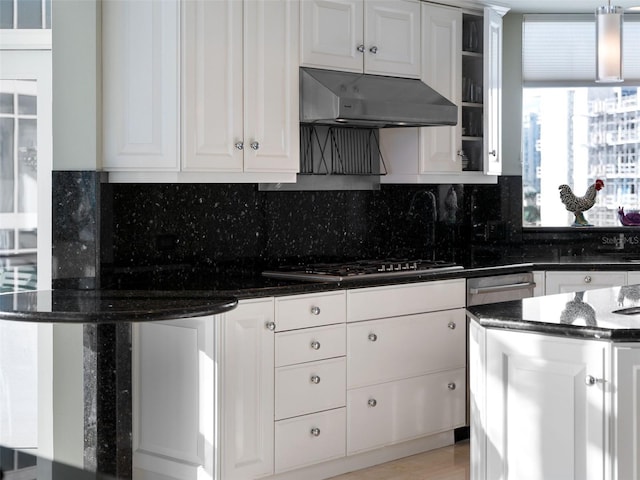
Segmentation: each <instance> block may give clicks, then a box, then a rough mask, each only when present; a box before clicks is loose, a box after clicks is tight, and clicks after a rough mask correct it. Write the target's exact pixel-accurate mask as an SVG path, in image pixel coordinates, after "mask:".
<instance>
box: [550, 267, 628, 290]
mask: <svg viewBox="0 0 640 480" xmlns="http://www.w3.org/2000/svg"><path fill="white" fill-rule="evenodd" d="M626 284H627V272H590V271H584V272H547V273H546V281H545V292H546V294H547V295H551V294H554V293H567V292H581V291H583V290H592V289H594V288H605V287H615V286H621V285H626Z"/></svg>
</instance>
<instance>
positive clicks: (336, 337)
mask: <svg viewBox="0 0 640 480" xmlns="http://www.w3.org/2000/svg"><path fill="white" fill-rule="evenodd" d="M346 351H347V333H346V325H345V324H344V323H342V324H340V325H329V326H327V327H315V328H303V329H301V330H292V331H290V332H281V333H276V367H282V366H285V365H293V364H296V363H303V362H312V361H315V360H323V359H326V358H332V357H340V356H344V355H345V354H346Z"/></svg>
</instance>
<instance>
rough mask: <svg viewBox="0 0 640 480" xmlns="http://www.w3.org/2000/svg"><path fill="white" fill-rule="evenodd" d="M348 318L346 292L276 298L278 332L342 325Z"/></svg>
mask: <svg viewBox="0 0 640 480" xmlns="http://www.w3.org/2000/svg"><path fill="white" fill-rule="evenodd" d="M345 318H346V295H345V292H344V291H340V292H330V293H321V294H318V293H314V294H310V295H295V296H291V297H280V298H276V331H277V332H281V331H283V330H293V329H296V328H308V327H318V326H321V325H330V324H333V323H342V322H344V321H345Z"/></svg>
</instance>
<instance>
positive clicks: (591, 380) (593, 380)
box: [584, 375, 604, 387]
mask: <svg viewBox="0 0 640 480" xmlns="http://www.w3.org/2000/svg"><path fill="white" fill-rule="evenodd" d="M596 383H604V380H603V379H602V378H596V377H594V376H593V375H587V376H586V377H584V384H585V385H586V386H587V387H591V386H593V385H595V384H596Z"/></svg>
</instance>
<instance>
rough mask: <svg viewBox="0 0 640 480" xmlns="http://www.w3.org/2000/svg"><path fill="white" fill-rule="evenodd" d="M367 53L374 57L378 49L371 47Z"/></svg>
mask: <svg viewBox="0 0 640 480" xmlns="http://www.w3.org/2000/svg"><path fill="white" fill-rule="evenodd" d="M369 51H370V52H371V53H373V54H374V55H375V54H376V53H378V47H376V46H375V45H374V46H373V47H371V48H370V49H369Z"/></svg>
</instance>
